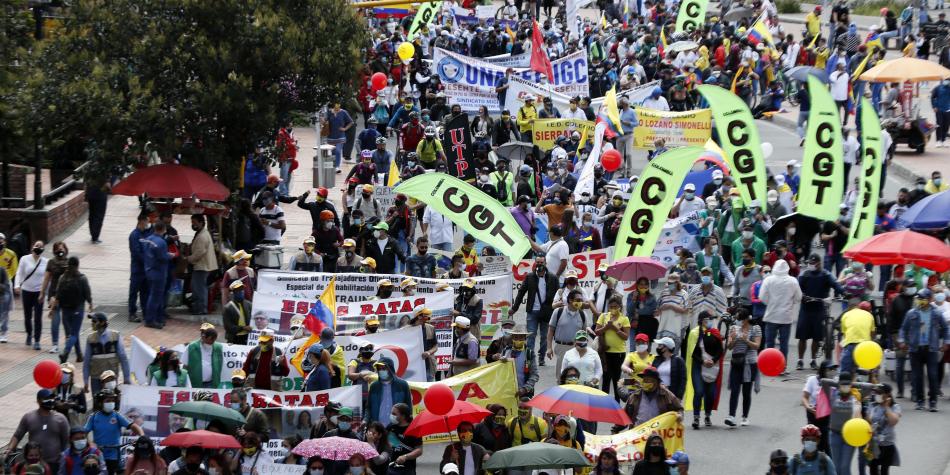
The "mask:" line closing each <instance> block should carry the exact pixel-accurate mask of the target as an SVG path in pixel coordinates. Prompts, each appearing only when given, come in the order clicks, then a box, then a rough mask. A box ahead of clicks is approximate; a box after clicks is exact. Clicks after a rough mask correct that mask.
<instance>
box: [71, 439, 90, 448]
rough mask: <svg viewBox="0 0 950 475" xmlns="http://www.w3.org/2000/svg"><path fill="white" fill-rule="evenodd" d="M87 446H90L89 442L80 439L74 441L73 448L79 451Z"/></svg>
mask: <svg viewBox="0 0 950 475" xmlns="http://www.w3.org/2000/svg"><path fill="white" fill-rule="evenodd" d="M87 445H89V442H88V441H87V440H86V439H79V440H74V441H73V448H74V449H76V450H78V451H82V450H84V449H85V448H86V446H87Z"/></svg>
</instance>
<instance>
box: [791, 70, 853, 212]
mask: <svg viewBox="0 0 950 475" xmlns="http://www.w3.org/2000/svg"><path fill="white" fill-rule="evenodd" d="M808 94H809V97H810V98H811V112H809V114H808V130H807V132H805V152H804V154H803V155H802V176H801V186H799V187H798V212H799V213H801V214H803V215H805V216H811V217H813V218H817V219H821V220H826V221H834V220H835V219H838V212H839V209H838V207H839V205H840V204H841V195H842V194H843V193H844V179H843V178H842V175H843V174H844V161H843V156H844V137H842V136H841V119H840V118H839V117H838V105H837V104H836V103H835V101H834V99H833V98H832V97H831V93H830V92H828V88H827V87H826V86H825V85H824V83H822V82H821V80H819V79H818V78H815V77H812V76H808Z"/></svg>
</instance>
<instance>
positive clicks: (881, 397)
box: [874, 394, 884, 404]
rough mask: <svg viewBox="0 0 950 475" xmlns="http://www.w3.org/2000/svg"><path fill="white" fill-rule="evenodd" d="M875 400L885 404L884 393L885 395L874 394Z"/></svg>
mask: <svg viewBox="0 0 950 475" xmlns="http://www.w3.org/2000/svg"><path fill="white" fill-rule="evenodd" d="M874 402H876V403H878V404H883V403H884V395H883V394H875V395H874Z"/></svg>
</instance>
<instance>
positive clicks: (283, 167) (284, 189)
mask: <svg viewBox="0 0 950 475" xmlns="http://www.w3.org/2000/svg"><path fill="white" fill-rule="evenodd" d="M290 164H291V163H290V160H287V161H286V162H284V163H281V164H280V179H281V180H282V181H281V182H280V184H279V185H277V191H278V192H279V193H280V194H281V195H284V196H287V195H289V194H290V191H289V190H290V177H291V174H290Z"/></svg>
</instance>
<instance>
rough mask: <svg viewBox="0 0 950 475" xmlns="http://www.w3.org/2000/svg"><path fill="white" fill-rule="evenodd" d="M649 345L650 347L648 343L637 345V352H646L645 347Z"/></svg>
mask: <svg viewBox="0 0 950 475" xmlns="http://www.w3.org/2000/svg"><path fill="white" fill-rule="evenodd" d="M649 347H650V345H637V352H638V353H646V352H647V348H649Z"/></svg>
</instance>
